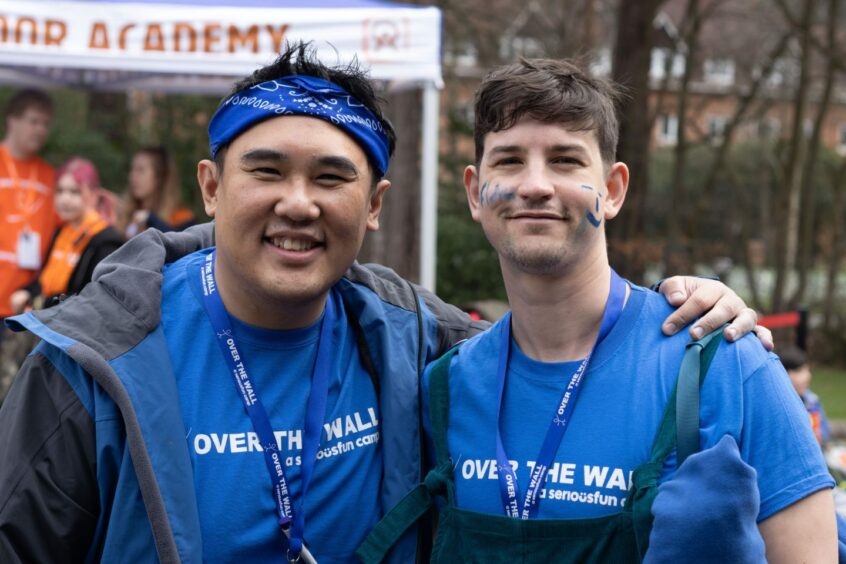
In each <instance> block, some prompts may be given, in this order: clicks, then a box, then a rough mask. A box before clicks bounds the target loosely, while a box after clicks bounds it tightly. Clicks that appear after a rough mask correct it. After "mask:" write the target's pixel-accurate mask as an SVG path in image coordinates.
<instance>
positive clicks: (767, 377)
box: [740, 355, 834, 521]
mask: <svg viewBox="0 0 846 564" xmlns="http://www.w3.org/2000/svg"><path fill="white" fill-rule="evenodd" d="M742 395H743V406H742V413H743V415H742V431H741V437H740V445H741V455H742V457H743V459H744V460H745V461H746V462H747V463H748V464H750V465H751V466H752V467H754V468H755V470H756V471H757V472H758V489H759V491H760V494H761V510H760V513H759V514H758V521H762V520H764V519H766V518H767V517H770V516H772V515H773V514H775V513H777V512H778V511H781V510H782V509H784V508H786V507H787V506H789V505H791V504H793V503H795V502H797V501H799V500H800V499H803V498H805V497H807V496H808V495H810V494H812V493H814V492H816V491H818V490H820V489H823V488H830V487H832V486H833V485H834V481H833V480H832V478H831V476H830V475H829V473H828V470H827V468H826V465H825V461H824V459H823V457H822V452H821V451H820V448H819V445H818V444H817V441H816V438H815V437H814V434H813V431H812V430H811V426H810V422H809V418H808V414H807V413H806V412H805V407H804V406H803V405H802V401H801V400H800V399H799V396H798V395H797V394H796V393H795V392H794V390H793V387H792V386H791V384H790V380H789V379H788V377H787V373H786V372H785V371H784V368H783V367H782V365H781V362H780V361H779V360H778V357H776V356H774V355H768V358H767V359H766V360H765V361H764V362H763V363H762V364H761V365H760V367H759V368H757V369H756V370H755V371H754V372H752V373H751V374H750V375H749V376H748V377H746V378H745V379H744V381H743V390H742Z"/></svg>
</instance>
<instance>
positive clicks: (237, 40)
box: [229, 25, 259, 53]
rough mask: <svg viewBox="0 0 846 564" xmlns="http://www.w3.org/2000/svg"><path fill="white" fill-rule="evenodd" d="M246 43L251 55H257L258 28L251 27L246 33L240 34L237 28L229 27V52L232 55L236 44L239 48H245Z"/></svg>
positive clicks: (255, 26)
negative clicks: (248, 45)
mask: <svg viewBox="0 0 846 564" xmlns="http://www.w3.org/2000/svg"><path fill="white" fill-rule="evenodd" d="M247 43H250V44H251V45H250V50H251V51H252V52H253V53H258V51H259V46H258V26H257V25H251V26H250V27H249V29H248V30H247V33H245V34H243V35H242V34H241V30H240V29H238V26H234V25H230V26H229V52H230V53H234V52H235V48H236V44H237V45H238V46H240V47H246V46H247Z"/></svg>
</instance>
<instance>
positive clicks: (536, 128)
mask: <svg viewBox="0 0 846 564" xmlns="http://www.w3.org/2000/svg"><path fill="white" fill-rule="evenodd" d="M615 100H616V91H615V88H614V87H613V86H612V85H611V84H610V83H608V82H606V81H604V80H601V79H596V78H592V77H590V76H588V75H587V74H585V73H584V72H583V71H582V70H580V69H579V68H578V67H577V66H575V65H574V64H571V63H569V62H567V61H559V60H546V59H535V60H522V61H521V62H519V63H516V64H513V65H510V66H506V67H502V68H499V69H496V70H494V71H493V72H492V73H490V74H489V75H488V76H487V77H486V78H485V79H484V80H483V82H482V85H481V86H480V89H479V91H478V92H477V95H476V106H475V116H476V118H475V119H476V123H475V142H476V164H475V165H473V166H468V167H467V168H466V170H465V172H464V185H465V188H466V191H467V200H468V202H469V205H470V212H471V214H472V216H473V219H474V220H476V221H477V222H478V223H480V224H481V226H482V228H483V230H484V232H485V235H486V236H487V238H488V240H489V241H490V243H491V245H492V246H493V247H494V249H496V251H497V254H498V256H499V261H500V267H501V270H502V276H503V280H504V282H505V287H506V290H507V293H508V298H509V303H510V306H511V311H510V312H509V313H508V314H506V315H505V316H504V317H503V318H502V319H501V320H500V321H499V322H497V323H496V324H495V325H493V326H492V327H491V328H490V329H489V330H487V331H486V332H484V333H483V334H480V335H477V336H476V337H474V338H472V339H470V340H469V341H467V342H465V343H463V344H462V345H460V347H458V348H457V349H454V350H453V351H451V352H450V353H449V354H448V355H446V356H445V357H444V358H442V359H440V360H439V361H438V362H436V363H434V364H433V365H430V366H429V367H428V368H427V371H426V373H425V375H424V379H423V391H422V400H423V403H424V414H425V415H424V417H425V421H426V425H427V431H428V435H429V437H430V438H431V439H432V443H433V451H434V453H435V455H434V459H435V461H436V464H435V469H434V470H433V471H432V472H431V473H430V474H429V475H428V476H427V478H426V480H425V484H424V485H421V486H419V487H418V489H417V490H415V491H414V492H413V493H412V494H411V495H410V496H409V497H408V498H406V499H405V500H404V501H403V502H402V504H401V505H400V506H399V508H398V510H397V511H395V512H392V513H390V514H388V516H387V517H386V518H385V520H384V521H383V522H382V523H381V524H380V525H379V526H378V527H377V528H376V529H375V530H374V532H373V533H372V535H371V536H370V537H369V539H368V541H367V542H366V543H365V544H364V545H363V546H362V548H361V549H360V554H361V555H362V557H363V559H364V560H365V561H366V562H371V561H373V562H375V561H378V560H379V559H380V557H381V551H382V550H383V549H384V547H385V546H387V545H389V544H390V542H389V541H390V539H392V538H393V537H394V535H395V534H396V533H397V532H398V531H401V530H402V529H403V527H404V525H405V524H407V522H408V521H409V517H413V516H416V515H420V514H421V513H422V512H423V511H424V510H425V508H427V507H428V506H429V505H430V503H431V501H432V497H433V495H434V494H438V495H441V496H443V498H445V502H444V503H443V504H442V505H440V506H439V510H440V517H439V520H438V522H439V525H438V527H439V528H438V531H437V537H436V539H435V548H434V554H433V559H432V561H433V562H469V561H473V562H487V561H494V560H495V561H498V562H505V561H520V562H639V561H641V559H642V558H644V557H645V558H646V560H647V561H651V562H680V561H687V560H689V561H696V562H762V561H763V560H764V557H765V554H764V551H765V550H766V559H767V560H769V561H770V562H800V561H805V562H832V561H835V560H836V557H837V542H836V531H835V520H834V507H833V502H832V495H831V491H830V489H831V487H832V486H833V481H832V479H831V477H830V476H829V474H828V472H827V470H826V466H825V463H824V461H823V459H822V456H821V454H820V451H819V448H818V447H817V445H816V442H815V440H814V436H813V434H812V433H811V430H810V427H809V425H808V418H807V416H806V415H805V414H804V413H803V411H802V405H801V404H800V403H799V402H798V401H796V397H795V396H796V394H795V393H794V392H793V390H792V389H791V387H790V381H789V380H788V379H787V377H786V374H785V373H784V370H783V369H782V367H781V364H780V362H779V360H778V358H777V357H776V356H775V355H773V354H768V353H767V351H765V350H764V348H763V347H762V346H761V344H760V343H759V342H758V341H757V340H755V339H754V338H748V337H747V338H743V339H741V340H739V341H737V342H734V343H728V342H725V341H723V342H719V340H711V341H709V342H711V343H713V344H712V345H710V348H707V351H708V354H714V356H713V360H712V361H711V365H710V371H709V373H708V374H709V375H708V377H707V378H706V379H705V380H704V384H703V385H702V387H701V391H700V394H701V395H700V396H698V399H697V401H699V402H701V403H697V404H696V407H695V408H691V411H692V415H690V414H689V413H687V412H685V411H684V408H686V407H687V406H688V405H690V404H689V403H684V402H679V403H676V401H675V398H676V397H677V396H676V392H675V391H674V389H675V385H676V380H677V376H678V374H679V368H680V365H681V364H682V358H683V356H684V354H685V348H686V345H687V343H688V341H689V338H688V336H687V335H676V336H673V337H667V336H665V335H663V334H662V332H661V324H662V322H663V320H664V318H665V317H666V316H667V313H668V311H669V308H668V306H667V304H666V302H665V301H664V300H662V299H661V298H660V297H659V296H657V295H655V294H654V293H651V292H650V291H648V290H646V289H644V288H641V287H638V286H636V285H634V284H632V283H631V282H628V281H626V280H623V279H622V278H620V277H619V276H618V275H617V274H616V273H615V272H614V271H613V269H612V268H611V266H610V265H609V262H608V255H607V249H606V238H605V222H606V221H609V220H611V219H613V218H614V217H615V216H616V215H617V214H618V213H619V211H620V209H621V207H622V205H623V201H624V200H625V196H626V191H627V188H628V180H629V171H628V168H627V167H626V165H625V164H624V163H621V162H616V159H615V152H616V145H617V130H618V125H617V118H616V115H615V106H614V105H615ZM717 335H719V334H717ZM714 338H715V339H718V337H714ZM702 345H703V346H704V343H702ZM717 346H718V348H717ZM694 350H695V349H694ZM690 358H691V359H692V360H691V362H695V363H697V364H696V366H700V365H699V364H698V363H699V362H700V357H698V356H691V357H690ZM702 358H705V355H704V354H703V356H702ZM702 362H707V361H702ZM691 372H692V374H693V378H694V380H693V382H694V384H693V390H697V389H699V386H698V383H699V378H700V371H699V369H698V368H696V369H695V370H692V371H691ZM679 390H682V384H681V383H680V384H679ZM678 397H679V398H685V399H688V398H690V397H692V396H691V394H688V393H687V391H685V392H684V393H682V392H681V391H679V394H678ZM693 397H696V396H693ZM699 405H701V410H699V409H697V408H698V407H699ZM668 406H670V407H671V408H672V410H671V411H667V409H668ZM676 409H678V410H679V411H674V410H676ZM665 411H667V413H669V415H667V418H666V419H665ZM677 413H679V414H680V415H681V416H688V415H690V417H692V418H693V419H692V421H693V422H692V433H690V434H689V435H688V436H689V437H690V438H691V439H692V442H693V443H694V445H693V449H692V450H693V451H698V452H695V453H694V454H692V456H690V457H689V458H687V459H686V460H685V459H684V456H683V455H682V451H679V453H678V454H677V451H676V447H675V445H676V442H675V441H676V437H677V436H681V435H680V434H679V435H677V433H676V421H677V420H676V418H675V414H677ZM688 420H689V419H685V420H684V421H683V422H682V423H684V422H686V421H688ZM679 444H680V445H682V443H679ZM697 447H698V448H697ZM680 448H681V447H680ZM685 448H687V446H686V445H685ZM700 449H701V450H700ZM683 452H684V453H685V455H686V454H687V451H686V450H685V451H683ZM677 460H681V461H682V462H681V465H680V466H679V469H678V471H677V470H676V466H677V463H676V461H677ZM658 484H661V486H660V488H658ZM656 493H657V497H655V498H654V499H655V501H654V504H653V502H652V499H653V496H655V494H656ZM653 516H654V519H655V526H654V527H652V520H653ZM756 522H757V527H756ZM759 531H760V533H759ZM650 535H651V536H650ZM762 539H763V540H762ZM647 547H652V550H650V551H649V552H647Z"/></svg>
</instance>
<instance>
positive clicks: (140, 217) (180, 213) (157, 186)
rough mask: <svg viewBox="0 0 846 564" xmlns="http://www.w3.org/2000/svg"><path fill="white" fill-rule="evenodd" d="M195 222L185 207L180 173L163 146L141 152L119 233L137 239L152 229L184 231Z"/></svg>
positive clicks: (133, 166)
mask: <svg viewBox="0 0 846 564" xmlns="http://www.w3.org/2000/svg"><path fill="white" fill-rule="evenodd" d="M194 222H195V217H194V213H193V212H192V211H191V210H189V209H188V208H186V207H185V206H184V205H182V194H181V188H180V182H179V171H178V170H177V168H176V163H175V162H174V161H173V158H171V156H170V154H169V153H168V151H167V149H165V147H163V146H161V145H150V146H147V147H142V148H141V149H139V150H138V151H137V152H136V153H135V154H134V155H133V157H132V164H131V166H130V169H129V186H128V187H127V190H126V194H125V195H124V197H123V202H122V206H121V209H120V212H119V215H118V222H117V227H118V230H119V231H120V232H121V233H123V234H124V235H125V236H126V237H134V236H135V235H137V234H138V233H140V232H141V231H144V230H145V229H147V228H148V227H152V228H154V229H158V230H159V231H181V230H182V229H185V228H186V227H188V226H190V225H193V224H194Z"/></svg>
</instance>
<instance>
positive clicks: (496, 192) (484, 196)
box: [479, 182, 515, 207]
mask: <svg viewBox="0 0 846 564" xmlns="http://www.w3.org/2000/svg"><path fill="white" fill-rule="evenodd" d="M489 187H490V186H489V185H488V183H487V182H485V183H484V184H483V185H482V190H481V191H480V194H479V205H480V206H481V207H486V206H488V207H489V206H493V205H495V204H498V203H499V202H503V201H509V200H513V199H514V197H515V194H514V190H513V189H512V188H501V187H500V185H499V184H497V185H495V186H494V187H493V188H491V189H490V190H488V188H489Z"/></svg>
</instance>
